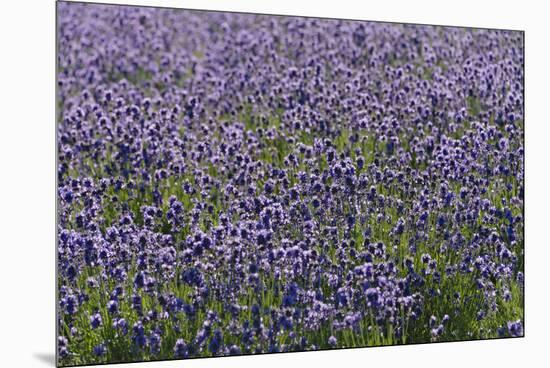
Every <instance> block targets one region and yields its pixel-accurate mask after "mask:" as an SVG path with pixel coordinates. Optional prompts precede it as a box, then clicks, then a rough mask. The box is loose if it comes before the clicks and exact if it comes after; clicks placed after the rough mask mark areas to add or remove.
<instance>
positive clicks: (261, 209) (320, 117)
mask: <svg viewBox="0 0 550 368" xmlns="http://www.w3.org/2000/svg"><path fill="white" fill-rule="evenodd" d="M58 26H59V29H58V74H57V80H58V112H59V115H58V125H57V131H58V134H57V147H58V158H59V160H58V163H59V166H58V168H57V169H58V171H57V175H58V187H57V190H58V240H59V241H58V248H57V251H58V278H59V289H58V302H59V307H58V325H59V334H60V336H59V338H58V350H59V355H58V356H59V359H60V361H59V362H60V364H61V365H74V364H91V363H101V362H124V361H140V360H156V359H171V358H188V357H199V356H223V355H238V354H256V353H264V352H286V351H297V350H315V349H328V348H342V347H362V346H374V345H387V344H406V343H419V342H429V341H456V340H464V339H480V338H492V337H502V336H522V335H523V322H522V321H523V197H524V193H523V191H524V187H523V177H524V166H523V156H524V147H523V120H522V119H523V63H524V60H523V34H521V33H519V32H511V31H497V30H475V29H462V28H449V27H434V26H416V25H399V24H385V23H372V22H358V21H341V20H329V19H323V20H321V19H306V18H299V17H274V16H267V15H244V14H228V13H212V12H201V11H187V10H175V9H153V8H143V7H139V8H138V7H128V6H109V5H92V4H70V3H59V4H58Z"/></svg>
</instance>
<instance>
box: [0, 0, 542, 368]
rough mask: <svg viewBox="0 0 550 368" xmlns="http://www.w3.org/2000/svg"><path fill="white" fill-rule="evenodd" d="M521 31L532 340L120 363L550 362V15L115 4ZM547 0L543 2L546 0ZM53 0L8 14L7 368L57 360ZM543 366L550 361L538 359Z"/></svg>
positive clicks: (357, 5)
mask: <svg viewBox="0 0 550 368" xmlns="http://www.w3.org/2000/svg"><path fill="white" fill-rule="evenodd" d="M128 2H130V3H132V4H135V5H157V6H167V7H185V8H194V9H212V10H227V11H246V12H258V13H270V14H288V15H308V16H320V17H334V18H350V19H365V20H381V21H395V22H412V23H428V24H444V25H459V26H474V27H475V26H477V27H491V28H511V29H516V30H525V31H526V34H525V45H526V73H525V75H526V83H525V88H526V191H525V192H526V252H527V253H526V283H527V284H526V311H525V313H526V328H525V331H526V337H525V338H524V339H513V340H493V341H481V342H462V343H448V344H432V345H415V346H405V347H386V348H366V349H353V350H343V351H342V350H341V351H331V352H316V353H292V354H276V355H263V356H249V357H236V358H221V359H200V360H190V361H184V362H182V361H172V362H157V363H143V364H141V365H129V364H124V365H117V366H118V367H121V368H122V367H143V368H145V367H181V366H182V365H184V366H186V367H195V368H206V367H245V368H246V367H257V366H258V365H260V366H264V367H281V366H288V367H300V366H317V367H335V366H339V365H351V366H353V365H356V364H361V365H368V366H377V365H384V366H390V367H392V366H398V365H403V366H406V367H423V368H426V367H440V366H443V365H444V366H446V367H461V368H464V367H478V366H497V367H518V366H522V365H527V366H529V365H530V364H529V361H530V360H535V359H537V358H539V359H541V360H542V361H547V358H546V353H547V352H546V351H545V349H544V348H545V347H547V346H548V343H547V341H548V340H547V336H548V332H549V331H550V328H549V327H550V325H549V317H548V316H549V312H548V307H549V305H550V304H549V301H550V299H549V294H548V292H549V290H550V288H549V287H548V281H549V280H550V277H549V275H548V265H549V260H550V252H549V249H550V244H549V241H548V235H547V234H546V229H547V228H548V225H547V222H548V220H547V218H548V209H549V208H550V207H549V206H548V205H549V203H548V198H549V197H550V193H549V191H548V189H547V188H548V183H549V182H548V163H547V158H548V157H549V154H548V150H547V149H545V148H547V146H548V143H547V140H548V139H549V138H550V134H549V128H548V127H549V124H550V122H548V120H549V119H548V118H547V116H548V113H549V111H548V108H547V106H550V103H549V102H548V100H549V98H550V97H549V95H550V94H549V91H550V81H549V79H548V74H549V73H548V66H547V65H548V61H549V60H550V55H549V52H548V38H547V35H548V24H547V23H548V22H547V20H546V19H545V17H546V16H547V14H548V12H547V11H544V10H545V9H544V8H543V5H541V6H534V5H532V4H535V2H531V3H530V4H531V5H529V2H527V1H517V0H516V1H483V2H482V1H478V0H474V1H470V0H461V1H453V2H446V1H411V0H408V1H407V0H403V1H393V0H386V1H372V2H365V1H357V0H355V1H353V0H338V1H325V2H321V1H320V0H317V1H309V0H308V1H305V0H300V1H296V0H262V1H258V0H256V1H252V0H233V1H215V0H194V1H192V0H189V1H183V0H180V1H176V0H171V1H170V0H165V1H160V0H141V1H140V0H127V1H110V3H121V4H124V3H128ZM540 3H541V4H542V3H543V2H540ZM54 22H55V3H54V1H52V0H36V1H34V0H33V1H19V0H12V2H11V3H7V4H3V5H2V9H1V11H0V37H1V38H0V40H1V44H0V45H1V46H0V47H1V50H2V52H1V54H0V91H1V96H0V129H1V132H0V139H1V142H0V160H1V161H0V162H1V166H0V167H1V171H0V172H1V174H0V175H1V180H0V186H1V187H0V196H1V197H0V198H1V200H0V216H1V218H0V230H1V231H0V236H1V239H0V249H1V255H0V285H1V288H2V293H1V294H0V295H2V297H1V302H0V339H1V341H0V349H1V350H0V351H1V354H0V366H2V367H15V366H23V367H39V366H52V365H53V354H54V326H55V318H54V304H55V302H54V278H55V270H54V264H55V261H54V259H55V258H54V254H55V253H54V239H55V217H54V216H55V184H54V183H55V172H56V168H55V160H54V158H55V130H54V101H55V96H54V83H55V75H54V60H55V56H54V55H55V54H54V51H55V50H54ZM536 365H540V364H536Z"/></svg>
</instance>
